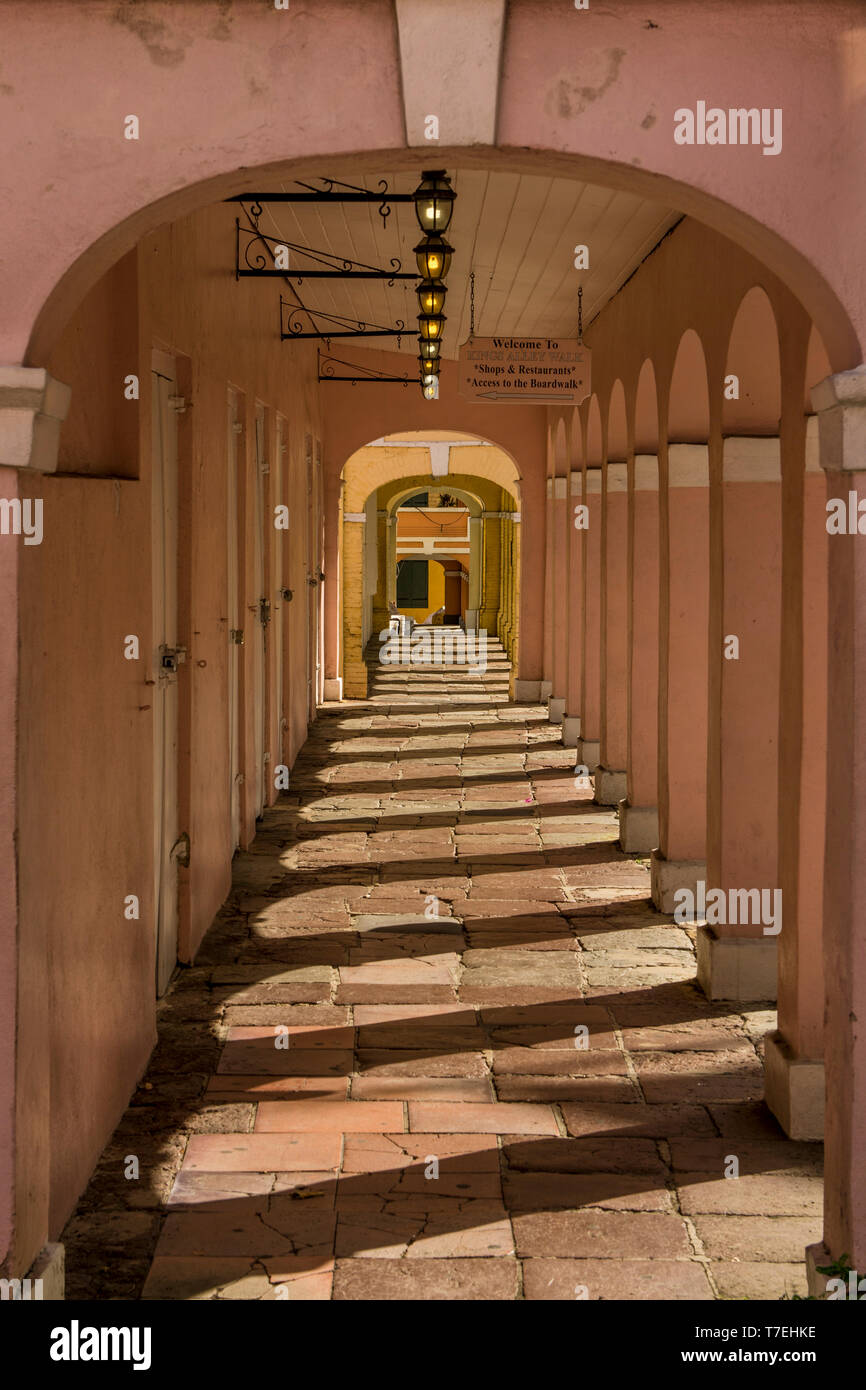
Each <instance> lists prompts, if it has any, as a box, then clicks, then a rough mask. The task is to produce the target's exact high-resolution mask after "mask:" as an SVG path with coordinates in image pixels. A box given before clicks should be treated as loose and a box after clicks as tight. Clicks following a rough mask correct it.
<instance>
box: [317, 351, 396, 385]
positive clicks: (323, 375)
mask: <svg viewBox="0 0 866 1390" xmlns="http://www.w3.org/2000/svg"><path fill="white" fill-rule="evenodd" d="M335 367H349V368H350V369H351V371H352V372H353V373H354V372H360V373H361V375H360V376H355V375H353V376H337V375H336V373H335V371H334V368H335ZM410 380H411V381H414V380H415V378H414V377H410V376H409V375H408V373H407V374H406V375H405V376H389V375H388V373H387V372H377V371H376V370H375V369H374V368H373V367H363V366H361V365H360V364H359V363H357V362H346V361H344V360H343V358H341V357H323V356H322V354H321V352H320V353H319V381H343V382H348V383H349V385H351V386H369V385H371V384H372V385H381V384H382V383H383V382H395V383H396V384H397V385H399V386H408V385H409V382H410Z"/></svg>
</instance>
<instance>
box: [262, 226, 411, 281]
mask: <svg viewBox="0 0 866 1390" xmlns="http://www.w3.org/2000/svg"><path fill="white" fill-rule="evenodd" d="M235 229H236V237H235V279H236V280H240V279H245V278H246V279H263V278H270V279H277V278H279V279H282V280H294V282H295V283H296V284H298V285H302V284H303V283H304V281H305V280H384V281H386V283H387V284H388V285H389V287H390V286H391V285H393V284H394V281H395V280H415V281H419V280H420V279H421V276H420V275H418V274H417V272H415V271H412V270H404V269H403V263H402V261H400V260H399V259H398V258H397V257H396V256H394V257H392V258H391V262H390V266H391V268H390V270H383V269H382V268H381V267H379V266H374V265H367V264H366V263H365V262H364V261H354V260H352V259H351V257H350V256H337V255H335V254H334V252H332V251H319V250H317V249H316V248H314V247H312V246H300V245H299V244H298V243H297V242H294V241H286V239H285V238H284V237H278V236H269V235H268V234H267V233H266V232H263V231H261V230H260V229H259V227H258V225H256V226H255V227H242V226H241V223H240V219H239V218H237V217H236V218H235ZM281 251H285V252H286V253H287V255H286V260H287V261H288V264H287V265H284V266H282V267H280V266H279V265H278V264H277V262H278V260H279V254H280V252H281ZM298 256H300V257H303V258H305V260H307V261H311V262H312V263H313V265H312V267H309V268H308V267H307V266H306V265H305V264H304V263H303V262H302V263H301V264H300V265H299V264H298V263H297V261H296V259H295V258H296V257H298ZM316 267H320V268H318V269H317V268H316ZM321 267H324V268H321Z"/></svg>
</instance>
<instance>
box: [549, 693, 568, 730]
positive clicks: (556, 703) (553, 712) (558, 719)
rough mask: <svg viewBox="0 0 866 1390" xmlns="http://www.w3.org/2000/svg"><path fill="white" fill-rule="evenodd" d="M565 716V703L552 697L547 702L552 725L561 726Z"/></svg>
mask: <svg viewBox="0 0 866 1390" xmlns="http://www.w3.org/2000/svg"><path fill="white" fill-rule="evenodd" d="M564 714H565V701H564V700H559V699H557V698H556V696H555V695H551V697H550V699H549V700H548V702H547V717H548V719H549V720H550V723H551V724H561V723H562V716H563V715H564Z"/></svg>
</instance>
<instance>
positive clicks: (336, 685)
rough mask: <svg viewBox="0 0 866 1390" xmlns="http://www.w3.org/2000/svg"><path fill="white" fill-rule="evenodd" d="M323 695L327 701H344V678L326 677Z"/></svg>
mask: <svg viewBox="0 0 866 1390" xmlns="http://www.w3.org/2000/svg"><path fill="white" fill-rule="evenodd" d="M322 693H323V695H324V698H325V699H326V700H342V698H343V677H342V676H326V677H325V685H324V690H323V692H322Z"/></svg>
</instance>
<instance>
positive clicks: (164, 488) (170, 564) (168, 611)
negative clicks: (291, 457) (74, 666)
mask: <svg viewBox="0 0 866 1390" xmlns="http://www.w3.org/2000/svg"><path fill="white" fill-rule="evenodd" d="M152 366H153V372H152V378H153V380H152V388H153V389H152V423H153V430H152V445H151V452H152V504H153V505H152V528H151V529H152V545H153V571H152V572H153V652H152V660H153V671H154V678H155V683H154V686H153V687H152V688H153V691H154V706H153V716H154V718H153V729H154V750H153V753H154V779H153V787H154V856H153V863H154V899H153V900H154V916H155V931H156V992H157V994H158V995H161V994H164V993H165V991H166V989H167V987H168V982H169V980H170V979H171V977H172V974H173V972H174V968H175V965H176V964H177V918H178V882H177V865H178V860H177V856H178V853H180V852H182V846H181V844H180V840H179V825H178V777H177V756H178V754H177V745H178V687H177V682H178V674H177V665H178V659H179V655H182V654H181V653H179V652H178V642H177V546H178V533H177V514H178V497H177V413H176V407H177V406H178V405H179V402H178V399H177V384H176V376H175V364H174V359H173V358H172V357H170V356H169V355H168V354H167V353H164V352H157V351H154V353H153V364H152Z"/></svg>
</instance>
